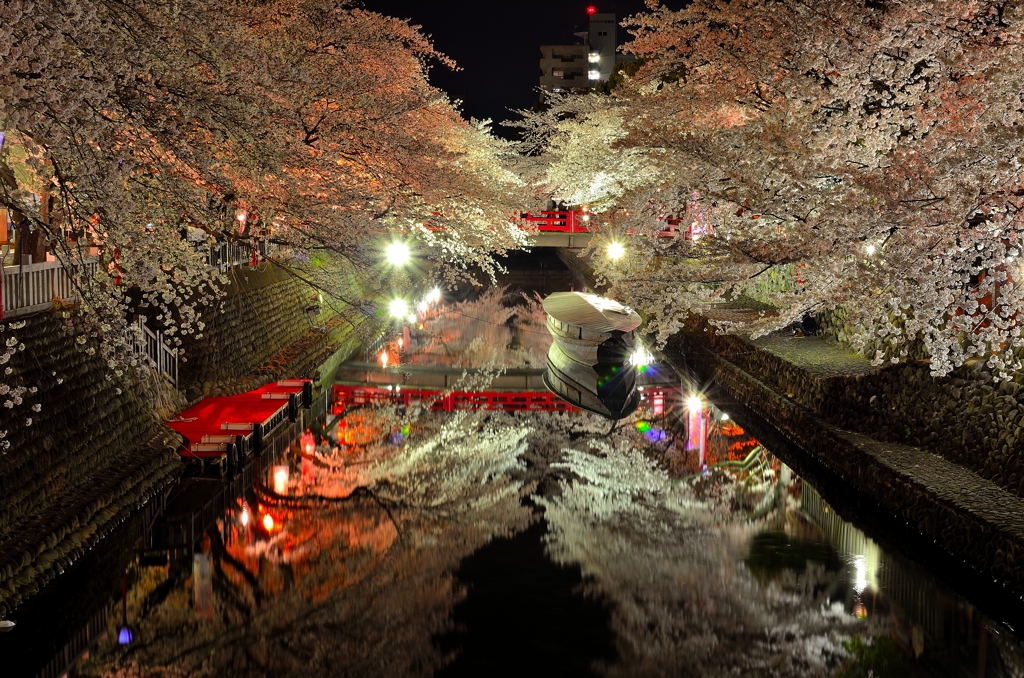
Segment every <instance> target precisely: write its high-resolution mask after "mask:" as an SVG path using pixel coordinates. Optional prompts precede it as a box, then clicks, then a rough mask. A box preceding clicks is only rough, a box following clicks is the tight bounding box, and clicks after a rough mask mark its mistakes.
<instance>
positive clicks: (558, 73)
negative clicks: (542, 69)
mask: <svg viewBox="0 0 1024 678" xmlns="http://www.w3.org/2000/svg"><path fill="white" fill-rule="evenodd" d="M551 76H552V77H555V78H562V77H565V71H551Z"/></svg>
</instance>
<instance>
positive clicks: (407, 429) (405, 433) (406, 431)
mask: <svg viewBox="0 0 1024 678" xmlns="http://www.w3.org/2000/svg"><path fill="white" fill-rule="evenodd" d="M411 432H412V426H409V425H408V424H406V425H405V426H403V427H402V435H403V436H408V435H409V434H410V433H411Z"/></svg>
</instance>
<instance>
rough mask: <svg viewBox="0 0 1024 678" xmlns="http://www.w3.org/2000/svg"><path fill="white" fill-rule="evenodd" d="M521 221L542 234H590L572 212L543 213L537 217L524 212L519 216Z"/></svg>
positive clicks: (587, 228) (586, 227)
mask: <svg viewBox="0 0 1024 678" xmlns="http://www.w3.org/2000/svg"><path fill="white" fill-rule="evenodd" d="M519 219H520V220H521V221H525V222H526V223H527V224H529V225H530V227H532V228H536V229H537V230H538V231H542V232H554V233H590V228H589V227H588V226H585V225H583V224H581V223H580V219H579V217H577V216H576V213H575V212H573V211H571V210H568V211H564V212H541V213H540V214H539V215H536V216H535V215H533V214H530V213H529V212H523V213H522V214H520V215H519ZM520 228H522V226H520Z"/></svg>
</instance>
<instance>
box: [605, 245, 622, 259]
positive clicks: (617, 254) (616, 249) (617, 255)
mask: <svg viewBox="0 0 1024 678" xmlns="http://www.w3.org/2000/svg"><path fill="white" fill-rule="evenodd" d="M625 255H626V248H625V246H623V244H622V243H621V242H613V243H611V244H609V245H608V258H609V259H611V260H613V261H614V260H616V259H621V258H622V257H624V256H625Z"/></svg>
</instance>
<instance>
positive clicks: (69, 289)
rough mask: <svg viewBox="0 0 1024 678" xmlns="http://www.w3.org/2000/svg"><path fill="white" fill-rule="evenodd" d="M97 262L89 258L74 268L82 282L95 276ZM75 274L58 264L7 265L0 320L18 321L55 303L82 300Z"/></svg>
mask: <svg viewBox="0 0 1024 678" xmlns="http://www.w3.org/2000/svg"><path fill="white" fill-rule="evenodd" d="M98 265H99V264H98V262H97V261H96V259H86V260H85V261H84V262H82V263H81V264H77V265H74V266H73V269H81V271H75V274H79V275H80V276H81V277H82V278H83V279H89V278H92V277H93V276H95V275H96V267H97V266H98ZM73 278H74V275H73V274H71V273H69V272H68V269H67V268H66V267H65V266H64V264H62V263H61V262H59V261H46V262H43V263H41V264H23V265H21V266H6V267H4V269H3V277H2V296H0V299H2V300H0V320H9V319H11V318H18V317H20V316H23V315H29V314H30V313H38V312H40V311H45V310H47V309H51V308H53V303H54V301H60V302H63V303H70V302H76V301H80V297H79V295H78V288H77V287H76V286H75V283H74V280H73Z"/></svg>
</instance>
